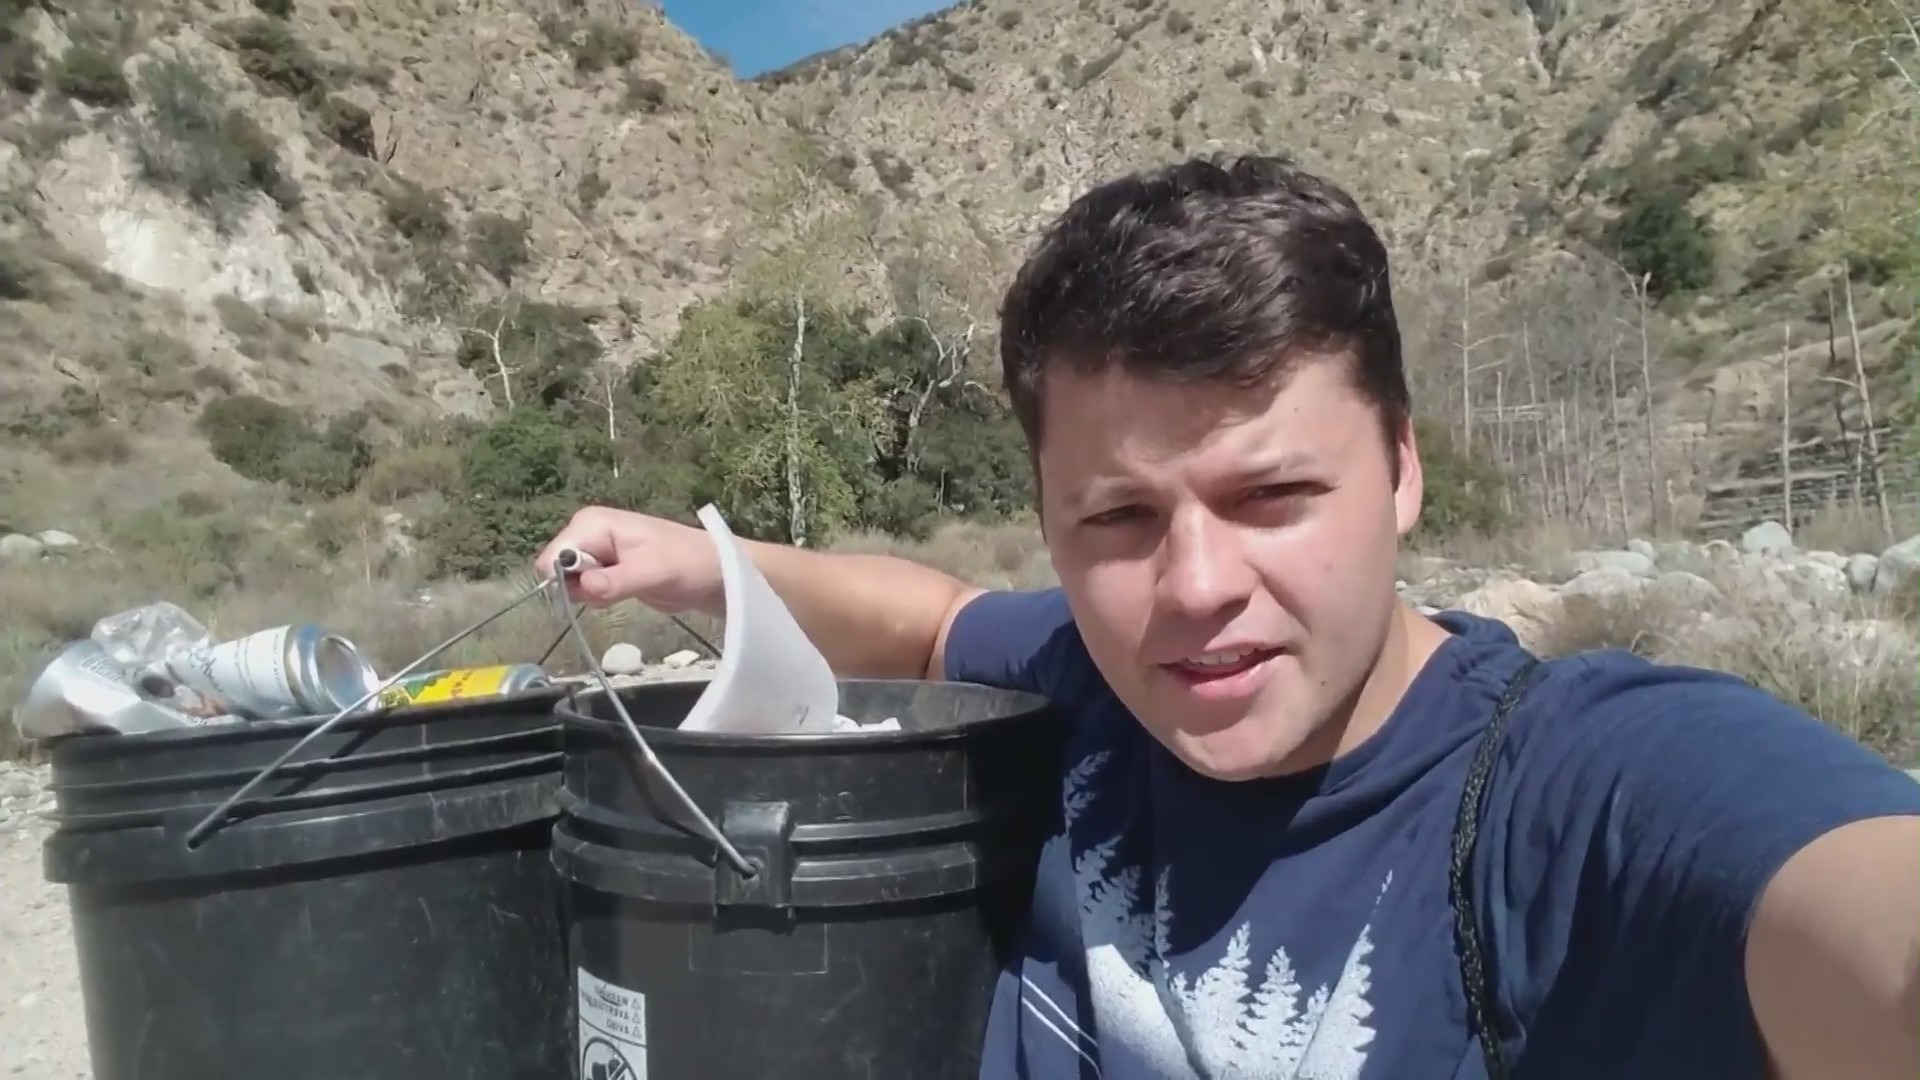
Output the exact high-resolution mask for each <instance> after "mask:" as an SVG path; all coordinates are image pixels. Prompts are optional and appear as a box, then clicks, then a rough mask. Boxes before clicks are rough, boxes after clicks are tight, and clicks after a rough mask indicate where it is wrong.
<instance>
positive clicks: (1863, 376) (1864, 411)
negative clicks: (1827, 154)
mask: <svg viewBox="0 0 1920 1080" xmlns="http://www.w3.org/2000/svg"><path fill="white" fill-rule="evenodd" d="M1908 25H1909V28H1911V23H1909V24H1908ZM1840 287H1841V290H1842V291H1843V292H1844V293H1845V294H1846V298H1847V341H1848V345H1849V348H1850V350H1851V352H1852V353H1853V379H1854V386H1855V387H1856V388H1857V389H1858V392H1859V394H1860V420H1861V426H1862V428H1864V431H1863V435H1864V437H1865V439H1866V444H1867V463H1868V466H1867V467H1868V468H1870V469H1871V470H1873V471H1872V476H1873V499H1874V503H1875V505H1876V506H1877V507H1878V508H1879V511H1880V527H1881V529H1882V530H1884V531H1885V533H1886V535H1888V536H1892V535H1893V514H1892V512H1891V511H1890V510H1888V508H1887V485H1886V482H1885V480H1884V479H1882V477H1881V474H1880V436H1879V435H1878V434H1877V433H1876V432H1875V431H1874V425H1873V389H1872V388H1871V387H1870V386H1868V385H1867V366H1866V360H1865V359H1864V358H1863V357H1861V355H1860V323H1859V320H1858V319H1857V318H1855V316H1854V312H1853V273H1852V271H1850V270H1849V269H1848V268H1847V266H1846V264H1845V263H1842V264H1841V265H1840Z"/></svg>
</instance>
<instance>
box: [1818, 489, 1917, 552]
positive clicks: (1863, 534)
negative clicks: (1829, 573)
mask: <svg viewBox="0 0 1920 1080" xmlns="http://www.w3.org/2000/svg"><path fill="white" fill-rule="evenodd" d="M1891 516H1892V518H1893V529H1892V531H1888V530H1887V528H1886V527H1885V526H1884V525H1883V524H1881V520H1880V511H1879V510H1878V509H1876V508H1875V507H1872V506H1869V505H1862V504H1859V503H1853V502H1845V503H1833V504H1831V505H1829V506H1826V507H1823V508H1821V509H1820V510H1819V511H1817V512H1816V513H1815V514H1814V515H1813V517H1812V518H1810V519H1809V520H1807V521H1805V522H1803V523H1802V524H1801V525H1800V527H1799V528H1797V529H1795V530H1794V533H1793V539H1794V543H1795V545H1796V546H1798V547H1800V548H1802V549H1803V550H1807V551H1837V552H1840V553H1842V554H1847V555H1851V554H1855V553H1858V552H1865V553H1867V554H1869V555H1878V554H1880V553H1881V552H1882V551H1885V550H1886V549H1888V548H1890V547H1892V546H1893V545H1894V544H1897V543H1899V542H1900V541H1902V540H1905V539H1906V538H1907V537H1909V536H1913V535H1915V534H1917V533H1920V512H1917V511H1916V509H1915V508H1914V507H1913V506H1911V505H1907V506H1901V507H1897V508H1895V509H1894V510H1893V512H1892V515H1891Z"/></svg>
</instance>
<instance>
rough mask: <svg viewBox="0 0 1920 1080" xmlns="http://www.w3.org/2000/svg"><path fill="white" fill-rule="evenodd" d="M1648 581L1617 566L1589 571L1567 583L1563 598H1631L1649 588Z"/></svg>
mask: <svg viewBox="0 0 1920 1080" xmlns="http://www.w3.org/2000/svg"><path fill="white" fill-rule="evenodd" d="M1647 584H1648V582H1647V579H1646V578H1644V577H1642V576H1641V575H1639V574H1635V573H1632V572H1630V571H1627V570H1623V569H1621V568H1620V567H1617V566H1602V567H1599V568H1598V569H1594V570H1589V571H1587V572H1586V573H1584V574H1581V575H1580V576H1578V577H1576V578H1574V579H1573V580H1572V581H1569V582H1567V583H1566V585H1565V586H1563V587H1562V588H1561V589H1560V595H1561V596H1631V595H1634V594H1636V593H1638V592H1640V590H1642V589H1644V588H1646V587H1647Z"/></svg>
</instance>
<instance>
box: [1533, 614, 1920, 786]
mask: <svg viewBox="0 0 1920 1080" xmlns="http://www.w3.org/2000/svg"><path fill="white" fill-rule="evenodd" d="M1729 584H1731V583H1729ZM1844 614H1845V615H1847V616H1849V617H1848V618H1844V619H1842V618H1824V619H1811V618H1809V617H1808V614H1807V612H1806V610H1805V609H1804V608H1797V607H1793V606H1790V605H1788V604H1785V603H1781V602H1779V601H1778V600H1776V599H1769V598H1768V597H1766V596H1765V595H1763V594H1761V593H1760V592H1759V591H1756V590H1743V589H1738V588H1723V589H1722V590H1721V593H1720V599H1719V600H1717V601H1715V602H1713V603H1711V604H1708V605H1706V607H1705V609H1704V610H1703V609H1702V607H1701V605H1700V604H1698V603H1697V602H1688V601H1687V600H1685V599H1683V598H1679V597H1675V596H1673V595H1671V594H1663V593H1661V592H1660V591H1659V590H1657V589H1646V590H1643V591H1641V592H1638V593H1629V594H1621V595H1609V596H1567V597H1562V598H1561V602H1560V604H1559V605H1558V610H1557V611H1556V612H1555V614H1554V616H1553V617H1552V618H1550V619H1548V620H1547V621H1546V624H1545V626H1544V629H1543V632H1542V633H1541V635H1540V636H1539V638H1538V639H1537V640H1536V641H1535V642H1534V645H1535V647H1536V649H1537V650H1538V651H1539V652H1540V653H1542V654H1543V655H1547V656H1564V655H1568V654H1570V653H1575V652H1581V651H1585V650H1589V649H1626V650H1629V651H1631V652H1634V653H1636V654H1638V655H1640V656H1644V657H1646V658H1648V659H1650V660H1653V661H1655V662H1658V663H1666V664H1683V665H1688V666H1693V667H1700V668H1707V669H1710V670H1715V671H1724V672H1728V673H1730V674H1734V675H1738V676H1740V677H1741V678H1744V679H1746V680H1747V681H1748V682H1750V683H1752V684H1753V685H1755V686H1757V687H1759V688H1760V689H1762V690H1765V691H1767V692H1768V693H1770V694H1773V695H1775V696H1776V697H1779V698H1781V699H1782V700H1784V701H1787V702H1789V703H1791V704H1793V705H1795V706H1798V707H1799V708H1801V709H1804V710H1806V711H1807V712H1808V713H1810V714H1811V715H1813V716H1817V717H1819V718H1820V719H1822V720H1824V721H1826V722H1827V723H1829V724H1832V725H1834V726H1835V727H1838V728H1840V729H1841V730H1842V731H1845V732H1846V733H1847V734H1849V735H1851V736H1853V737H1854V738H1856V739H1858V740H1860V741H1861V742H1863V743H1865V744H1866V745H1868V746H1870V747H1872V748H1873V749H1874V750H1876V751H1878V752H1880V753H1881V754H1884V755H1885V756H1887V757H1888V758H1889V759H1891V760H1893V761H1894V762H1896V763H1898V764H1900V765H1902V766H1907V767H1912V766H1914V765H1920V658H1917V657H1916V651H1915V645H1914V635H1915V629H1916V623H1915V620H1914V614H1913V610H1912V605H1911V604H1910V603H1909V602H1907V601H1906V600H1904V599H1902V598H1892V599H1886V600H1865V599H1862V600H1859V601H1856V609H1855V610H1853V611H1849V612H1845V613H1844Z"/></svg>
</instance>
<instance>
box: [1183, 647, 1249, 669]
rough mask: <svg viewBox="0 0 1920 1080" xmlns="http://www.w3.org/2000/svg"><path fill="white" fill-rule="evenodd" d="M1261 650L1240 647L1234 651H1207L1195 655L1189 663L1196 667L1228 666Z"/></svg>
mask: <svg viewBox="0 0 1920 1080" xmlns="http://www.w3.org/2000/svg"><path fill="white" fill-rule="evenodd" d="M1259 651H1260V650H1258V649H1239V650H1236V651H1234V652H1216V653H1207V654H1205V655H1203V656H1196V657H1193V658H1192V659H1189V660H1188V661H1187V663H1189V664H1192V665H1193V666H1194V667H1226V666H1227V665H1229V664H1238V663H1240V662H1241V661H1242V660H1245V659H1246V658H1247V657H1249V656H1252V655H1253V654H1255V653H1257V652H1259Z"/></svg>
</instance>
